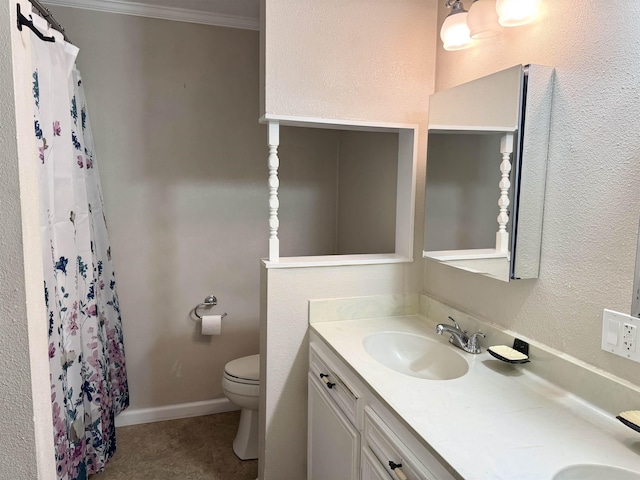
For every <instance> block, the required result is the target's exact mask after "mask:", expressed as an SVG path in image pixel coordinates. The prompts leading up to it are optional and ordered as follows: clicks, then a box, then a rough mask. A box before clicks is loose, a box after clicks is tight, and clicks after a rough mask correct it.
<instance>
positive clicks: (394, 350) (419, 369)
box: [362, 332, 469, 380]
mask: <svg viewBox="0 0 640 480" xmlns="http://www.w3.org/2000/svg"><path fill="white" fill-rule="evenodd" d="M362 344H363V346H364V349H365V350H366V352H367V353H368V354H369V355H370V356H371V357H372V358H373V359H374V360H376V361H378V362H380V363H381V364H382V365H384V366H385V367H388V368H390V369H392V370H395V371H396V372H399V373H403V374H405V375H411V376H412V377H418V378H426V379H429V380H452V379H454V378H458V377H461V376H462V375H464V374H465V373H467V371H468V370H469V364H468V363H467V361H466V360H465V359H464V358H463V357H462V355H460V354H459V353H458V352H456V351H455V350H453V347H449V346H445V345H441V344H440V343H438V342H437V341H435V340H432V339H430V338H427V337H422V336H420V335H414V334H412V333H403V332H378V333H372V334H371V335H369V336H367V337H365V338H364V340H363V341H362Z"/></svg>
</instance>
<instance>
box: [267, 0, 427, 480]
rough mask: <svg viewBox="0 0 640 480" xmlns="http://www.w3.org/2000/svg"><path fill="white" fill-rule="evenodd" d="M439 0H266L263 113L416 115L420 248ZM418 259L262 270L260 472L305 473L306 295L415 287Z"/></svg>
mask: <svg viewBox="0 0 640 480" xmlns="http://www.w3.org/2000/svg"><path fill="white" fill-rule="evenodd" d="M436 8H437V5H436V2H424V1H422V0H400V1H393V2H370V1H364V0H347V1H341V2H317V1H314V0H296V1H290V0H289V1H287V0H269V1H265V0H262V1H261V9H262V11H263V13H264V15H263V25H262V32H261V36H262V38H261V40H262V45H261V50H262V52H261V55H263V56H264V58H263V65H262V67H263V68H262V69H263V71H264V75H263V76H262V79H261V81H262V88H263V89H264V103H263V113H267V114H274V115H291V116H303V117H305V116H306V117H320V118H327V119H352V120H353V119H355V120H363V121H372V122H389V123H414V124H419V126H420V130H419V132H418V136H419V140H418V159H419V164H418V168H417V176H418V179H419V184H418V186H417V195H416V228H415V231H416V241H415V243H414V256H415V257H416V258H420V252H421V246H422V233H421V232H422V228H423V221H422V217H423V204H424V158H425V156H426V128H425V127H426V120H427V106H428V97H429V95H430V94H431V93H432V90H433V89H432V86H433V78H434V60H435V39H436V33H437V32H436V25H435V20H436V19H435V17H436ZM281 160H282V156H281ZM282 184H283V185H284V182H283V183H282ZM421 270H422V263H421V262H419V261H416V262H414V263H410V264H403V265H402V264H401V265H378V266H351V267H325V268H318V269H308V268H305V269H289V270H269V271H268V272H264V280H263V288H265V292H264V301H263V307H262V317H261V318H262V321H261V339H260V343H261V353H262V361H263V367H262V368H263V372H265V371H266V370H267V369H268V371H269V376H268V377H267V379H266V381H263V388H262V391H261V402H262V403H261V411H263V412H265V415H264V416H263V417H262V418H261V458H260V467H259V471H260V478H261V480H288V479H291V480H299V479H300V478H304V476H305V464H306V462H305V451H306V397H307V395H306V393H307V389H306V371H307V368H308V358H307V356H308V350H307V336H306V332H307V322H308V319H307V305H308V299H310V298H324V297H348V296H353V295H373V294H383V293H417V292H418V291H419V289H420V285H421V283H422V282H421V277H422V271H421ZM265 445H266V446H267V449H266V450H264V447H265Z"/></svg>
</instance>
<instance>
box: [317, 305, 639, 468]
mask: <svg viewBox="0 0 640 480" xmlns="http://www.w3.org/2000/svg"><path fill="white" fill-rule="evenodd" d="M411 297H412V298H411V299H409V300H408V301H406V302H405V305H404V306H403V307H402V308H396V309H395V311H394V308H387V311H386V312H385V311H384V308H382V309H381V311H380V314H381V315H382V316H379V317H376V316H375V314H373V315H372V313H371V312H372V311H374V309H372V308H370V305H369V306H365V307H364V308H361V307H362V306H363V305H364V304H365V303H366V300H365V299H353V302H351V303H349V302H346V299H342V300H340V301H339V302H340V305H339V306H338V307H335V308H334V307H333V306H331V302H334V303H336V301H331V300H327V301H323V300H319V301H312V302H311V308H310V321H311V329H310V332H311V333H310V357H309V376H308V385H309V403H308V406H309V409H308V479H309V480H340V479H363V480H364V479H366V480H373V479H375V480H389V479H394V480H395V479H398V480H404V479H410V480H414V479H420V480H450V479H467V480H498V479H505V480H507V479H508V480H545V479H548V480H562V479H569V478H578V477H573V476H571V475H572V471H574V470H575V469H576V468H579V469H581V470H580V472H581V473H580V475H582V476H581V477H579V478H581V479H583V480H584V479H589V478H604V477H601V475H602V472H595V470H594V469H596V468H603V467H594V466H592V465H591V464H601V465H607V467H606V468H608V469H609V470H608V471H607V472H605V473H606V475H607V476H606V478H608V479H614V478H620V479H622V478H624V479H627V478H628V479H636V478H640V473H637V472H636V473H634V472H628V471H626V470H620V469H621V468H622V469H628V470H633V469H635V470H636V471H637V470H638V468H639V467H640V447H639V446H640V438H638V434H637V433H636V432H634V431H632V430H631V429H629V428H627V427H625V426H624V425H622V424H620V423H619V422H618V421H617V420H615V418H614V417H615V413H611V411H614V412H615V411H620V410H623V409H625V408H627V409H628V408H632V407H633V408H635V407H637V406H638V403H639V402H640V391H639V390H638V389H637V388H636V387H633V386H631V385H629V384H626V383H625V382H622V381H620V380H619V379H615V378H612V377H609V376H606V375H602V373H600V372H598V371H596V370H595V369H589V368H588V366H586V365H584V364H581V363H580V362H578V361H577V360H574V359H571V358H567V356H566V355H565V356H563V355H562V354H560V353H559V352H555V351H553V350H551V349H548V348H546V347H544V346H540V345H536V344H535V343H532V345H531V350H530V356H531V359H532V361H531V363H529V364H526V365H510V364H507V363H504V362H500V361H499V360H496V359H494V358H493V357H491V356H490V355H488V353H487V352H486V351H485V348H483V350H482V353H481V354H478V355H472V354H468V353H466V352H463V351H462V350H460V349H456V348H455V347H453V346H452V345H450V344H449V342H448V336H437V335H435V334H434V332H435V325H436V323H437V322H446V318H447V316H448V315H452V316H454V318H456V319H458V320H459V321H460V323H461V324H462V326H463V327H464V328H465V329H468V330H470V331H475V330H478V329H480V330H482V331H483V332H485V333H486V334H487V338H486V339H484V340H483V341H482V344H483V346H484V347H486V346H488V345H492V344H499V343H501V344H510V342H512V341H513V336H511V335H510V334H509V332H504V331H501V330H499V329H498V328H496V327H495V326H493V325H491V324H487V323H484V322H482V321H480V320H477V319H475V318H473V317H470V316H469V315H466V314H464V313H463V312H459V311H456V310H454V309H452V308H450V307H448V306H446V305H444V304H442V303H440V302H437V301H435V300H433V299H430V298H428V297H424V296H420V297H419V298H417V297H418V296H417V295H414V296H411ZM413 297H416V298H413ZM373 298H375V297H373ZM314 303H315V305H314ZM358 305H360V307H359V306H358ZM407 305H408V306H407ZM387 306H388V305H387ZM416 342H417V343H416ZM420 342H422V343H420ZM385 345H386V347H385ZM385 349H388V350H390V354H389V355H387V356H385V354H384V351H385ZM420 349H422V350H424V352H425V355H421V354H420ZM376 352H378V353H376ZM380 352H383V353H381V354H380ZM433 352H435V353H433ZM432 353H433V354H432ZM403 357H404V358H403ZM454 359H457V360H454ZM458 360H459V361H461V362H462V363H463V364H464V365H461V364H459V363H458V364H457V366H453V367H449V365H451V364H456V363H457V362H458ZM560 385H561V386H560ZM603 392H606V394H605V393H603ZM585 464H588V465H587V466H584V465H585ZM576 466H579V467H576ZM616 469H618V470H616ZM590 471H594V474H596V475H600V477H598V476H589V475H590V473H589V472H590ZM567 472H568V473H567ZM585 472H587V473H585ZM620 472H622V474H624V475H631V476H616V475H618V474H620ZM585 475H586V476H585ZM634 475H637V476H634Z"/></svg>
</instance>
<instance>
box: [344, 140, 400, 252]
mask: <svg viewBox="0 0 640 480" xmlns="http://www.w3.org/2000/svg"><path fill="white" fill-rule="evenodd" d="M339 148H340V151H339V153H338V236H337V253H339V254H341V255H344V254H357V253H393V252H395V236H396V190H397V179H398V135H397V134H394V133H378V132H355V131H343V132H341V133H340V144H339Z"/></svg>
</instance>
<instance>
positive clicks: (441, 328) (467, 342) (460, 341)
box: [436, 317, 485, 353]
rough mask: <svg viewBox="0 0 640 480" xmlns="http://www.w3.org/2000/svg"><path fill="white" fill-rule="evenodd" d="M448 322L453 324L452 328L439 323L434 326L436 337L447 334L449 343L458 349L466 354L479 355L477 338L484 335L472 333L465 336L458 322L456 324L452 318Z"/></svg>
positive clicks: (465, 332) (465, 333) (464, 331)
mask: <svg viewBox="0 0 640 480" xmlns="http://www.w3.org/2000/svg"><path fill="white" fill-rule="evenodd" d="M449 320H451V321H452V322H453V326H451V325H446V324H444V323H439V324H438V325H436V333H437V334H438V335H442V334H443V333H448V334H449V335H451V338H449V342H450V343H452V344H453V345H455V346H456V347H458V348H461V349H462V350H464V351H465V352H468V353H480V343H479V342H478V337H483V338H484V337H485V334H484V333H482V332H476V333H472V334H471V335H467V331H466V330H462V329H461V328H460V325H458V322H456V321H455V320H454V319H453V317H449Z"/></svg>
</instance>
